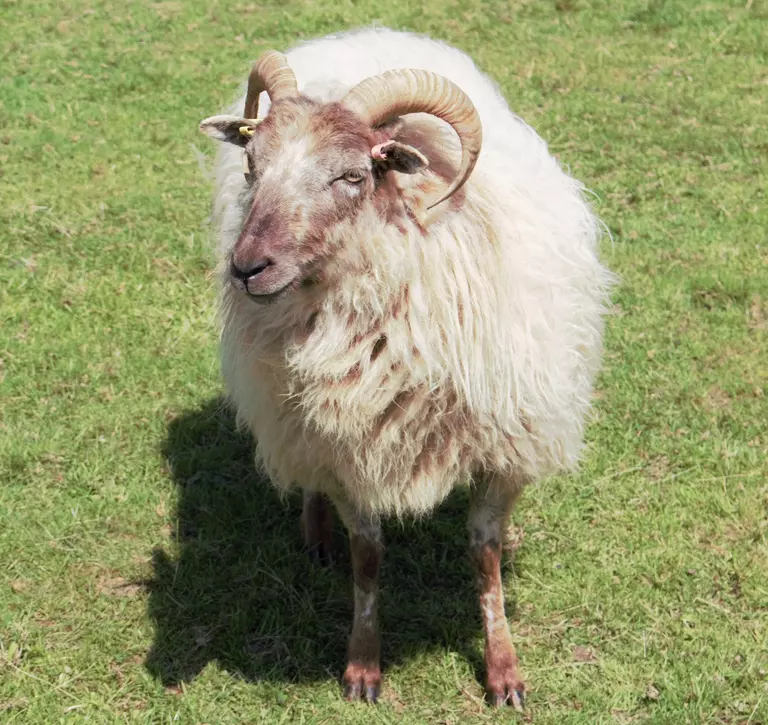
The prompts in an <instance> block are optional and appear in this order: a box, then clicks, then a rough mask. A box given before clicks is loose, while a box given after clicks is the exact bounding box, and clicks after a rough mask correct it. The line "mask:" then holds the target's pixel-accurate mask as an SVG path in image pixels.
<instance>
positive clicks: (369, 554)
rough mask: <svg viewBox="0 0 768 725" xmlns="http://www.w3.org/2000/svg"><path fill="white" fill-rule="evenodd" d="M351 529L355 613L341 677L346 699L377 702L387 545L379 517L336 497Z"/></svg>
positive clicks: (350, 543) (379, 683)
mask: <svg viewBox="0 0 768 725" xmlns="http://www.w3.org/2000/svg"><path fill="white" fill-rule="evenodd" d="M334 503H335V504H336V509H337V511H338V512H339V516H340V517H341V519H342V520H343V521H344V524H345V526H346V527H347V530H348V531H349V546H350V552H351V555H352V574H353V577H354V592H355V615H354V620H353V623H352V634H351V636H350V638H349V647H348V650H347V667H346V669H345V670H344V676H343V677H342V685H343V691H344V698H345V699H347V700H351V701H354V700H367V701H368V702H370V703H375V702H376V700H377V699H378V697H379V690H380V688H381V666H380V660H379V657H380V645H379V625H378V613H377V609H378V594H379V570H380V568H381V561H382V559H383V556H384V544H383V539H382V534H381V526H380V523H379V521H378V519H375V518H373V517H367V516H361V515H359V514H358V513H356V512H355V511H354V510H353V508H352V507H351V506H350V505H349V504H348V503H346V502H342V501H339V500H336V499H334Z"/></svg>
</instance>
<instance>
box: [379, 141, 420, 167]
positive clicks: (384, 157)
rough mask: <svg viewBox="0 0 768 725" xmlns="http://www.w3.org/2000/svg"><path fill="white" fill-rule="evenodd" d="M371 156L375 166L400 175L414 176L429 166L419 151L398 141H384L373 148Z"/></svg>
mask: <svg viewBox="0 0 768 725" xmlns="http://www.w3.org/2000/svg"><path fill="white" fill-rule="evenodd" d="M371 156H372V157H373V162H374V163H375V164H378V165H380V166H382V167H384V168H386V169H387V170H392V171H399V172H400V173H401V174H415V173H416V172H418V171H421V170H422V169H426V168H427V166H429V161H428V160H427V157H426V156H424V154H422V153H421V151H418V150H417V149H415V148H413V146H409V145H408V144H404V143H400V142H399V141H385V142H384V143H380V144H378V145H377V146H374V147H373V148H372V149H371Z"/></svg>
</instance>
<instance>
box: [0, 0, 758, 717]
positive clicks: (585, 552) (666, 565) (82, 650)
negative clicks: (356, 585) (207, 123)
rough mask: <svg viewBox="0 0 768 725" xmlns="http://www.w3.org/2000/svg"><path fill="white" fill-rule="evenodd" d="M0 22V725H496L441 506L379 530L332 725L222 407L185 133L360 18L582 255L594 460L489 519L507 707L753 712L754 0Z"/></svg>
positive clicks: (321, 611)
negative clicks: (295, 48)
mask: <svg viewBox="0 0 768 725" xmlns="http://www.w3.org/2000/svg"><path fill="white" fill-rule="evenodd" d="M0 9H1V15H2V22H1V23H0V57H2V62H1V65H0V70H2V72H1V73H0V316H1V317H0V319H1V327H0V343H1V344H0V484H1V485H0V571H1V572H2V574H1V575H0V722H3V723H59V722H67V723H69V722H86V721H87V722H98V723H108V722H139V723H145V722H146V723H166V722H183V723H209V724H211V725H212V724H213V723H261V722H264V723H279V722H291V723H294V722H295V723H370V722H386V723H396V722H404V723H436V724H437V723H441V724H444V725H448V724H449V723H453V724H457V723H462V724H464V723H487V722H510V721H516V720H517V717H518V716H516V715H515V714H514V713H511V712H501V713H496V712H492V711H490V710H489V709H487V708H486V707H485V706H484V705H483V704H482V699H481V698H482V691H481V687H480V684H479V683H478V680H477V677H478V674H479V671H480V665H481V646H482V640H481V636H480V623H479V614H478V612H477V609H476V604H475V600H474V596H473V591H472V586H471V579H470V572H469V567H468V562H467V558H466V555H465V533H464V509H465V505H464V504H465V501H464V497H463V496H462V495H461V494H458V495H456V496H455V497H453V498H452V499H451V500H450V501H449V502H448V503H447V504H446V505H445V506H444V507H442V508H441V509H440V510H439V511H438V512H437V513H436V515H435V517H434V518H433V519H432V520H430V521H428V522H424V523H420V524H408V525H406V526H404V527H399V526H397V525H391V526H389V527H388V529H387V532H386V533H387V539H388V543H389V546H388V550H387V555H386V559H385V565H384V572H383V592H382V607H383V611H382V629H383V633H384V636H383V640H384V657H385V662H384V664H385V668H386V677H387V681H386V688H385V693H384V696H383V698H382V703H381V704H380V706H379V707H377V708H375V709H372V708H368V707H365V706H350V705H347V704H345V703H344V702H342V701H341V699H340V695H339V687H338V678H339V675H340V673H341V668H342V666H343V656H344V649H345V641H346V635H347V631H348V628H349V625H350V622H351V597H350V589H351V581H350V577H349V564H348V561H347V560H342V562H341V563H340V565H339V566H337V567H336V568H335V569H334V570H331V571H315V570H313V569H312V567H311V566H310V564H309V563H308V561H307V559H306V557H305V555H304V554H303V553H302V551H301V547H300V539H299V533H298V527H297V517H298V501H297V500H296V498H292V499H290V500H289V501H288V502H287V503H285V504H283V503H281V502H280V501H279V500H278V499H277V497H276V496H275V495H274V493H273V492H272V491H271V490H270V489H269V488H268V487H267V486H265V485H264V484H263V482H261V481H259V480H258V479H257V477H256V475H255V474H254V473H253V472H252V467H251V464H250V456H251V444H250V442H249V441H248V439H247V438H244V437H243V436H241V435H239V434H237V433H235V432H234V430H233V424H232V420H231V417H230V416H229V415H228V414H227V413H226V412H224V411H222V410H221V405H220V397H219V396H220V394H221V384H220V378H219V373H218V367H217V359H216V346H215V337H216V336H215V328H214V323H213V301H214V287H213V280H212V277H211V273H210V270H211V265H212V254H211V252H210V248H211V244H210V229H209V227H208V226H207V221H206V220H207V214H208V210H209V199H210V188H209V185H208V182H207V181H206V180H205V178H204V176H203V174H201V173H200V170H199V168H198V162H197V159H196V155H195V153H194V151H193V149H192V148H191V145H196V146H197V147H199V148H200V149H202V150H204V152H205V153H206V154H210V153H211V152H212V150H213V147H212V145H210V144H209V143H208V142H207V141H206V140H205V139H204V138H202V137H201V136H200V135H199V134H198V132H197V123H198V121H199V120H200V119H202V118H204V117H206V116H208V115H211V114H212V113H216V112H218V111H219V110H220V109H221V108H222V107H223V105H224V104H226V103H228V102H230V101H231V99H232V98H233V96H234V94H235V92H236V90H237V88H238V86H239V84H240V83H241V82H242V81H243V79H244V77H245V74H246V72H247V69H248V65H249V61H251V60H252V59H254V58H255V57H256V56H257V55H258V53H259V52H260V51H261V50H264V49H266V48H267V47H276V48H285V47H286V46H288V45H290V44H292V43H294V42H295V41H297V40H298V39H300V38H305V37H311V36H313V35H317V34H323V33H326V32H330V31H333V30H337V29H339V28H345V27H351V26H357V25H361V24H366V23H369V22H371V21H374V20H377V21H380V22H382V23H384V24H387V25H390V26H393V27H397V28H407V29H413V30H418V31H422V32H428V33H431V34H434V35H436V36H439V37H441V38H444V39H445V40H447V41H449V42H452V43H454V44H456V45H458V46H460V47H462V48H464V49H466V50H467V51H469V52H470V53H471V54H472V55H473V56H474V57H475V58H476V60H477V62H478V63H479V65H480V66H481V67H482V68H483V69H485V70H486V71H487V72H489V73H490V74H491V75H492V76H493V77H494V78H496V79H497V80H498V81H499V83H500V84H501V86H502V88H503V91H504V93H505V94H506V96H507V97H508V99H509V100H510V102H511V104H512V106H513V108H514V109H515V110H516V111H517V112H518V113H519V114H520V115H522V116H523V117H524V118H525V119H526V120H527V121H528V122H530V123H531V124H532V125H533V126H534V127H535V128H536V129H537V130H538V131H539V133H540V134H541V135H542V136H543V137H544V138H545V139H547V141H548V142H549V143H550V145H551V149H552V151H553V152H554V153H556V154H557V155H558V156H559V157H560V158H561V159H562V161H563V163H565V164H567V165H568V166H569V167H570V168H571V169H572V170H573V172H574V173H575V174H576V175H577V176H579V177H580V178H581V179H583V181H584V182H585V183H586V184H587V185H588V186H589V187H590V188H591V189H593V190H594V191H595V192H596V194H597V197H598V198H597V200H596V202H595V204H596V208H597V210H598V212H599V214H600V215H601V216H602V218H603V219H604V220H605V222H606V224H607V225H608V226H609V228H610V229H611V232H612V235H613V241H612V242H611V241H610V240H606V242H605V244H604V247H603V255H604V258H605V260H606V262H607V263H608V264H609V265H610V267H611V268H612V269H614V270H615V271H616V272H618V273H619V274H620V275H621V278H622V283H621V286H620V288H619V289H618V290H617V292H616V295H615V308H614V312H615V314H613V315H612V316H611V318H610V320H609V326H608V333H607V353H606V361H605V370H604V373H603V375H602V377H601V380H600V386H599V391H598V395H597V401H596V420H595V422H594V423H593V424H592V426H591V427H590V429H589V441H590V448H589V454H588V456H587V458H586V460H585V462H584V466H583V468H582V470H581V472H580V473H579V474H578V475H576V476H573V477H571V478H569V479H566V478H558V479H554V480H550V481H545V482H542V483H541V484H539V485H537V486H536V487H533V488H531V489H530V490H529V491H528V493H527V495H526V496H525V497H524V499H523V501H522V503H521V505H520V507H519V508H518V510H517V512H516V513H515V516H514V521H515V523H516V524H517V525H519V527H521V528H519V529H518V543H519V545H518V547H517V550H516V555H515V557H514V562H512V561H511V560H510V563H509V564H508V566H507V570H506V583H507V591H508V595H509V600H510V603H509V610H510V615H511V616H510V618H511V622H512V627H513V631H514V639H515V643H516V645H517V647H518V651H519V654H520V656H521V661H522V666H523V671H524V673H525V675H526V676H527V680H528V683H529V686H530V697H529V704H528V714H527V715H526V716H525V717H526V718H528V719H527V720H525V721H532V722H536V723H541V724H549V723H551V724H553V725H555V724H556V725H571V724H572V725H586V724H589V725H593V724H595V723H618V724H625V723H627V724H628V723H653V724H661V723H664V724H669V725H678V724H681V723H692V724H693V723H722V724H726V723H727V724H728V725H735V724H737V723H741V724H742V725H747V724H749V725H768V678H767V677H766V670H768V545H767V542H766V539H767V535H768V530H767V526H768V524H767V522H768V466H767V465H766V457H767V456H766V453H767V452H768V423H767V421H768V355H767V353H766V343H768V338H767V337H766V327H767V326H768V239H767V238H766V237H767V236H768V233H767V231H766V230H768V199H767V198H766V179H767V178H768V57H767V52H766V51H767V49H768V42H766V38H768V7H767V6H766V3H765V0H749V1H747V0H738V1H737V2H727V1H725V0H717V1H712V2H702V3H698V2H693V0H647V1H645V2H643V1H634V0H618V2H607V0H606V1H603V0H536V2H534V1H533V0H505V1H504V2H502V1H501V0H486V1H485V2H479V0H464V1H461V2H459V1H457V0H447V1H446V0H426V1H425V2H423V3H415V2H405V1H404V0H393V1H392V2H389V3H374V2H372V0H360V1H359V2H358V1H355V2H352V1H351V0H346V1H342V2H338V0H303V1H301V0H285V1H284V2H280V3H277V2H270V3H268V4H255V3H253V4H248V3H245V4H243V3H232V2H226V3H224V2H201V1H200V0H195V1H194V2H158V3H148V4H142V3H117V2H114V1H113V0H109V1H105V0H94V1H93V2H91V1H90V0H88V2H86V1H85V0H70V1H69V2H67V3H53V2H51V1H50V0H41V1H40V2H37V3H25V2H21V1H20V0H2V2H0ZM339 537H340V541H342V542H343V534H342V532H339ZM520 537H522V539H521V540H520Z"/></svg>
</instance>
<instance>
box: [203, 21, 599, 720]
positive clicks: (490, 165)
mask: <svg viewBox="0 0 768 725" xmlns="http://www.w3.org/2000/svg"><path fill="white" fill-rule="evenodd" d="M200 128H201V130H202V131H203V132H205V133H206V134H208V135H209V136H210V137H212V138H214V139H217V140H220V141H223V142H225V143H224V144H223V145H222V147H221V150H220V152H219V156H218V159H217V162H216V175H215V176H216V189H215V194H214V204H213V215H214V219H215V223H216V226H217V229H218V240H219V241H218V244H219V259H220V262H219V269H218V274H219V280H220V304H219V310H220V319H221V339H220V350H221V364H222V372H223V377H224V380H225V383H226V387H227V391H228V395H229V398H230V400H231V402H232V404H233V405H234V408H235V409H236V411H237V418H238V422H239V423H240V424H241V425H242V426H244V427H245V428H247V429H249V430H250V431H251V433H252V434H253V437H254V439H255V441H256V447H257V465H259V466H261V468H262V469H263V471H264V472H265V473H266V474H268V476H269V478H270V479H271V481H272V482H273V483H274V485H275V486H276V487H277V488H278V489H279V490H280V491H288V490H290V489H291V488H294V487H299V488H301V489H302V490H303V508H302V516H301V525H302V529H303V534H304V539H305V542H306V545H307V547H308V550H309V551H310V553H311V554H312V556H313V558H314V559H315V560H316V561H319V562H320V563H327V562H328V561H330V560H332V556H333V552H332V540H331V532H332V528H333V510H334V509H335V511H336V512H337V513H338V515H339V516H340V518H341V520H342V522H343V524H344V525H345V527H346V529H347V530H348V533H349V539H350V549H351V560H352V569H353V575H354V577H353V578H354V620H353V625H352V632H351V636H350V639H349V647H348V658H347V666H346V669H345V671H344V674H343V678H342V683H343V693H344V696H345V697H346V698H347V699H349V700H367V701H370V702H375V701H376V699H377V697H378V695H379V691H380V686H381V670H380V664H379V651H380V645H379V635H378V629H377V614H376V610H377V590H378V577H379V568H380V564H381V560H382V554H383V539H382V534H381V520H382V519H383V518H384V517H386V516H396V517H400V518H402V517H404V516H407V515H412V516H423V515H426V514H428V513H429V512H430V511H432V510H433V509H434V508H435V507H436V506H437V505H438V504H439V503H440V502H441V501H442V500H443V499H444V498H445V497H446V496H447V495H448V493H449V492H451V490H453V489H454V487H456V486H458V485H466V486H468V487H469V491H470V493H469V496H470V504H469V524H468V526H469V547H470V554H471V560H472V562H473V565H474V569H475V572H476V578H477V584H478V588H479V598H480V609H481V613H482V619H483V625H484V630H485V642H486V644H485V670H486V683H485V684H486V689H487V693H488V697H489V699H490V701H491V703H492V704H494V705H501V704H504V703H508V704H511V705H513V706H514V707H515V708H517V709H522V707H523V702H524V694H525V685H524V682H523V678H522V675H521V674H520V671H519V668H518V659H517V655H516V653H515V649H514V647H513V643H512V637H511V634H510V630H509V626H508V623H507V620H506V615H505V611H504V596H503V590H502V579H501V570H500V559H501V552H502V542H503V536H504V533H505V530H506V527H507V524H508V520H509V517H510V514H511V512H512V509H513V506H514V504H515V502H516V500H517V498H518V496H519V494H520V492H521V490H522V489H523V487H524V486H525V485H526V484H527V483H529V482H531V481H534V480H539V479H541V478H543V477H545V476H548V475H550V474H553V473H556V472H559V471H568V470H572V469H573V468H574V467H575V466H576V464H577V463H578V460H579V458H580V456H581V453H582V448H583V432H584V425H585V421H586V420H587V415H588V411H589V405H590V396H591V391H592V387H593V382H594V378H595V375H596V372H597V370H598V367H599V365H600V358H601V351H602V331H603V321H604V316H605V310H606V308H607V303H608V297H609V294H610V289H611V284H612V276H611V273H610V272H609V271H608V270H607V269H606V268H605V267H604V266H603V264H602V263H601V262H600V261H599V258H598V254H597V248H598V243H599V240H600V238H601V225H600V222H599V221H598V219H597V218H596V216H595V214H594V213H593V211H592V209H591V207H590V205H589V204H588V203H587V201H586V199H585V193H584V187H583V186H582V185H581V184H580V183H579V182H578V181H577V180H575V179H573V178H572V177H571V176H570V175H569V174H567V173H566V172H565V171H564V170H563V169H562V168H561V166H560V165H559V163H558V162H557V161H556V160H555V159H554V158H553V157H552V156H551V155H550V153H549V151H548V148H547V145H546V143H545V142H544V141H543V140H542V139H541V138H540V137H539V136H538V135H537V134H536V132H535V131H534V130H533V129H532V128H531V127H530V126H528V125H526V124H525V123H524V122H523V121H522V120H521V119H520V118H518V117H517V116H516V115H514V114H513V113H512V112H511V111H510V110H509V108H508V106H507V104H506V102H505V100H504V98H503V97H502V95H501V93H500V91H499V90H498V88H497V86H496V85H495V84H494V83H493V82H492V81H491V80H490V79H489V78H488V77H487V76H486V75H485V74H483V73H482V72H480V71H479V70H478V69H477V68H476V66H475V65H474V63H473V61H472V60H471V59H470V58H469V56H468V55H466V54H465V53H463V52H461V51H459V50H457V49H455V48H453V47H451V46H449V45H447V44H444V43H442V42H439V41H436V40H433V39H430V38H428V37H425V36H420V35H416V34H412V33H405V32H396V31H393V30H390V29H387V28H366V29H362V30H358V31H354V32H348V33H342V34H337V35H331V36H327V37H325V38H319V39H315V40H312V41H309V42H305V43H303V44H300V45H298V46H296V47H294V48H292V49H290V50H288V51H287V52H286V53H285V54H281V53H278V52H276V51H269V52H267V53H265V54H264V55H263V56H261V58H260V59H259V60H258V62H257V63H256V64H255V65H254V67H253V70H252V72H251V74H250V76H249V79H248V85H247V88H246V90H245V94H244V95H243V96H241V97H240V98H239V100H238V102H237V103H236V104H235V105H234V106H233V107H232V108H231V109H230V111H229V113H228V114H226V115H218V116H212V117H210V118H207V119H205V120H204V121H202V122H201V124H200Z"/></svg>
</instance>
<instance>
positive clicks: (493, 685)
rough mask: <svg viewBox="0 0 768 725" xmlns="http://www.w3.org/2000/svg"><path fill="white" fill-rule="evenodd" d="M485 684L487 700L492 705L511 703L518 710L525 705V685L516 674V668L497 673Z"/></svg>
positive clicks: (500, 705)
mask: <svg viewBox="0 0 768 725" xmlns="http://www.w3.org/2000/svg"><path fill="white" fill-rule="evenodd" d="M499 675H500V676H497V677H494V678H493V680H492V681H490V682H488V684H487V692H488V700H489V701H490V703H491V705H493V706H494V707H502V706H504V705H511V706H512V707H513V708H514V709H515V710H517V711H518V712H523V709H524V707H525V685H524V684H523V682H522V680H521V679H520V678H519V676H518V672H517V668H514V667H513V668H510V669H508V670H507V671H506V672H501V673H499Z"/></svg>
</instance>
